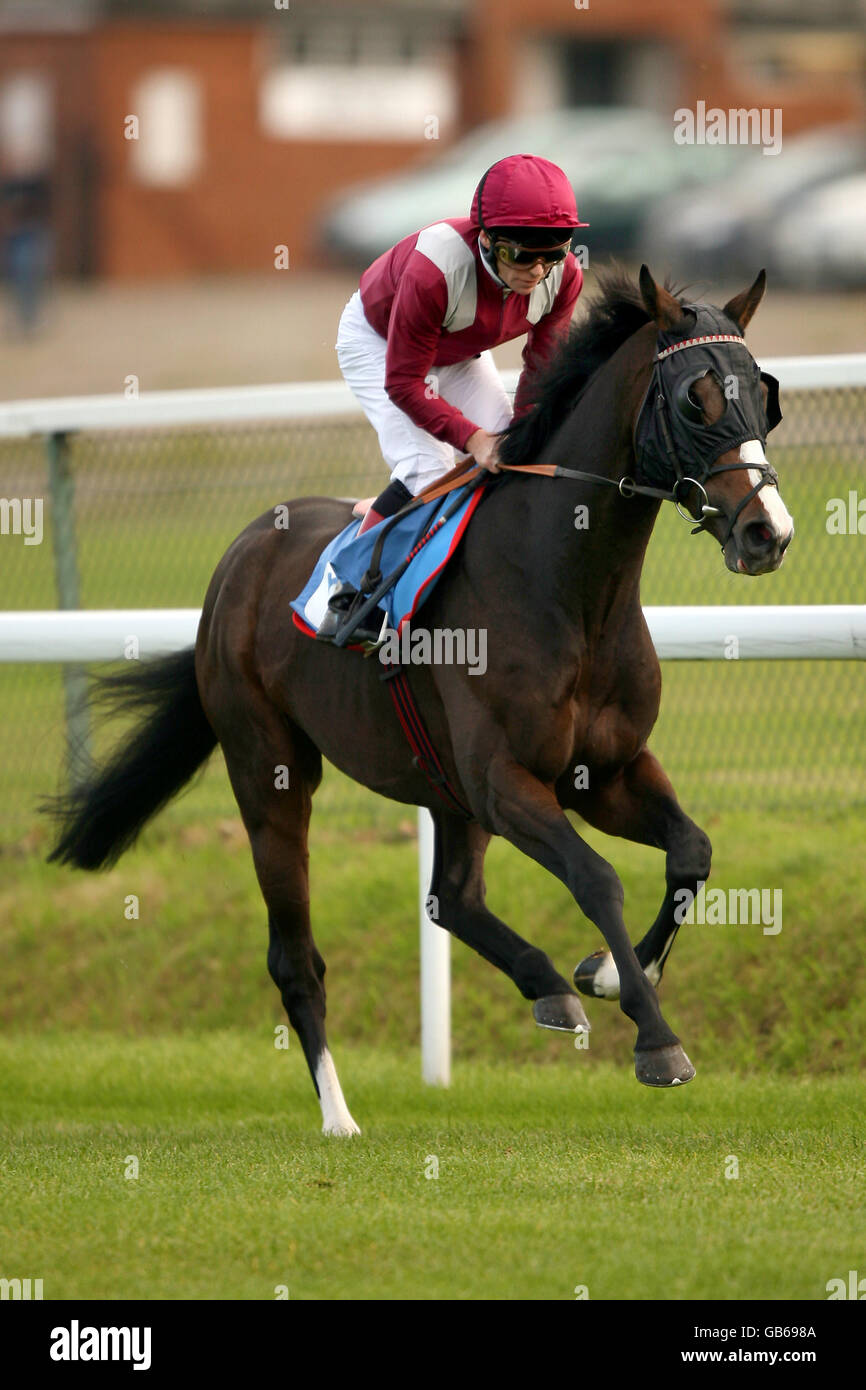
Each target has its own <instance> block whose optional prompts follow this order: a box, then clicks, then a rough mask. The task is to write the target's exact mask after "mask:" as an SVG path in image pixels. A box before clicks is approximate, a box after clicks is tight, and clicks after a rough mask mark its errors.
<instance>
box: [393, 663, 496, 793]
mask: <svg viewBox="0 0 866 1390" xmlns="http://www.w3.org/2000/svg"><path fill="white" fill-rule="evenodd" d="M381 679H382V680H383V681H385V682H386V683H387V686H388V689H389V690H390V692H391V699H392V700H393V701H394V708H395V710H396V711H397V718H398V719H399V721H400V727H401V728H402V730H403V733H404V734H405V735H406V741H407V742H408V744H409V747H410V748H411V749H412V752H413V754H414V757H413V759H412V761H413V762H414V764H415V766H416V767H417V768H418V770H419V772H423V774H424V776H425V777H426V778H427V781H428V782H429V783H430V786H431V787H432V788H433V790H434V792H435V793H436V795H437V796H438V797H440V798H441V800H442V801H444V802H445V805H446V806H447V807H448V809H449V811H457V812H458V813H459V814H460V815H461V816H463V817H464V818H465V819H466V820H472V819H473V816H472V812H471V811H470V810H469V808H468V807H467V806H464V804H463V802H462V801H461V800H460V797H459V796H458V795H457V793H456V791H455V790H454V788H453V787H452V786H451V783H450V782H449V781H448V778H447V776H446V774H445V769H444V768H443V766H442V764H441V763H440V761H439V757H438V755H437V753H436V749H435V748H434V747H433V743H432V740H431V738H430V735H429V734H428V732H427V726H426V724H425V723H424V720H423V718H422V717H421V711H420V710H419V709H418V706H417V705H416V703H415V697H414V696H413V694H412V689H411V686H410V685H409V678H408V676H407V675H406V672H405V670H404V669H403V667H402V666H400V665H399V664H396V665H387V666H383V669H382V676H381Z"/></svg>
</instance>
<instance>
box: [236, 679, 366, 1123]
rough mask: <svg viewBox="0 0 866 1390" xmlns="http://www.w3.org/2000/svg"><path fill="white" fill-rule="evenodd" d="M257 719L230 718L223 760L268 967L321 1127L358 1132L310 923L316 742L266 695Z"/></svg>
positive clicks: (318, 770)
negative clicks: (251, 873) (258, 899)
mask: <svg viewBox="0 0 866 1390" xmlns="http://www.w3.org/2000/svg"><path fill="white" fill-rule="evenodd" d="M255 713H256V716H257V717H256V722H255V724H246V723H243V724H241V723H240V722H239V721H237V722H235V723H234V724H233V727H232V734H231V736H230V737H229V736H227V738H226V740H225V741H224V742H223V751H224V753H225V757H226V766H227V768H228V772H229V776H230V778H231V782H232V787H233V789H234V793H235V796H236V797H237V801H238V805H239V807H240V810H241V815H242V816H243V819H244V825H245V826H246V829H247V833H248V835H249V837H250V844H251V846H252V851H253V860H254V863H255V869H256V875H257V877H258V880H259V886H260V887H261V890H262V896H263V897H264V899H265V902H266V904H267V908H268V927H269V930H270V940H269V944H268V970H269V971H270V974H271V978H272V979H273V981H274V984H275V985H276V986H277V988H278V989H279V991H280V995H281V997H282V1000H283V1004H284V1006H285V1009H286V1013H287V1014H288V1016H289V1022H290V1023H291V1025H292V1027H293V1028H294V1030H295V1032H296V1033H297V1035H298V1037H299V1039H300V1042H301V1047H302V1048H303V1050H304V1056H305V1057H306V1059H307V1065H308V1066H309V1068H310V1074H311V1075H312V1078H313V1085H314V1086H315V1088H316V1094H317V1095H318V1097H319V1101H320V1103H321V1107H322V1132H323V1133H324V1134H335V1135H350V1134H360V1132H361V1131H360V1130H359V1128H358V1126H357V1125H356V1124H355V1121H354V1120H353V1119H352V1116H351V1115H350V1114H349V1110H348V1107H347V1105H346V1102H345V1100H344V1099H343V1092H342V1089H341V1087H340V1082H339V1079H338V1077H337V1072H336V1068H335V1067H334V1062H333V1058H332V1057H331V1053H330V1051H329V1049H328V1041H327V1037H326V1035H325V984H324V978H325V962H324V960H323V959H322V957H321V955H320V954H319V952H318V951H317V949H316V945H315V942H314V941H313V935H312V931H311V928H310V885H309V870H308V854H307V827H308V824H309V819H310V811H311V800H312V793H313V791H314V790H315V787H316V785H317V784H318V780H319V777H320V775H321V759H320V758H319V755H318V752H317V750H316V749H315V748H314V747H313V745H312V744H311V743H310V742H309V740H308V739H307V738H306V736H305V735H304V734H302V733H301V731H300V730H298V729H295V728H294V727H293V726H290V725H289V724H288V721H287V720H286V719H285V717H284V716H282V715H279V714H278V712H277V711H276V710H274V709H273V707H272V706H269V705H266V704H265V703H264V700H262V701H261V703H260V704H258V705H257V706H256V708H255Z"/></svg>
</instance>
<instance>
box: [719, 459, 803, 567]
mask: <svg viewBox="0 0 866 1390" xmlns="http://www.w3.org/2000/svg"><path fill="white" fill-rule="evenodd" d="M739 461H740V463H745V464H766V463H767V459H766V456H765V454H764V448H763V445H762V444H761V441H760V440H759V439H747V440H746V442H745V443H744V444H741V445H740V452H739ZM733 476H734V477H736V476H737V475H736V474H734V475H733ZM761 477H762V473H761V470H760V468H758V467H756V468H749V469H748V471H747V473H746V478H747V484H746V486H747V487H748V488H752V487H755V486H756V484H757V483H759V482H760V481H761ZM756 508H759V509H760V510H761V511H762V512H763V513H764V515H763V517H762V518H760V519H758V518H756V515H755V511H756ZM747 518H748V519H747ZM750 528H751V529H750ZM793 534H794V520H793V517H792V516H791V514H790V512H789V511H788V508H787V507H786V506H785V504H784V502H783V501H782V498H781V496H780V495H779V490H778V488H776V487H773V485H772V484H770V483H768V484H767V486H766V487H762V488H761V490H760V492H759V493H758V494H757V496H756V497H755V498H754V500H753V502H751V503H750V504H749V506H748V507H747V508H746V509H745V511H744V514H743V521H742V522H738V524H737V526H736V527H735V529H734V534H733V536H732V537H731V540H730V541H729V543H728V545H727V546H726V547H725V563H726V565H727V566H728V569H730V570H733V571H734V573H735V574H767V573H770V572H771V571H772V570H777V569H778V568H779V566H780V565H781V563H782V560H783V559H784V556H785V549H786V547H787V545H788V542H789V541H790V539H791V537H792V536H793Z"/></svg>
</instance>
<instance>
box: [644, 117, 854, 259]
mask: <svg viewBox="0 0 866 1390" xmlns="http://www.w3.org/2000/svg"><path fill="white" fill-rule="evenodd" d="M863 171H866V142H864V137H863V133H862V131H860V130H859V128H857V127H855V126H847V125H846V126H827V127H822V128H821V129H819V130H815V131H810V132H809V133H807V134H804V135H800V136H798V137H796V138H795V139H792V140H785V141H784V143H783V145H782V150H781V152H780V153H779V154H778V155H773V156H766V155H762V154H761V152H760V150H755V151H753V157H752V159H751V160H749V161H746V162H744V164H743V165H742V166H741V167H740V168H739V169H737V170H736V171H735V172H734V173H733V174H731V175H730V176H729V177H728V178H727V179H725V180H723V181H722V182H721V183H719V184H716V185H715V186H714V187H713V188H710V189H706V190H704V191H701V192H694V191H693V192H691V193H689V194H682V193H681V194H678V195H677V196H675V197H671V198H668V199H666V200H663V201H660V202H658V203H656V205H655V206H654V207H653V208H652V209H651V210H650V212H649V214H648V216H647V219H646V222H645V224H644V227H643V230H642V233H641V235H640V240H641V244H642V247H643V253H644V258H645V259H647V260H651V262H652V264H653V265H659V266H660V268H661V269H664V268H665V266H668V267H670V269H671V270H672V271H673V273H674V275H675V277H676V278H677V279H678V280H679V279H680V278H682V277H687V276H707V277H710V276H712V277H715V278H718V275H719V271H720V270H724V272H725V275H726V276H727V275H730V276H731V277H735V276H742V275H743V274H746V275H748V274H754V272H755V270H756V269H757V268H758V267H760V266H766V268H767V270H768V271H771V270H774V269H778V268H779V266H778V264H777V261H776V260H775V259H774V248H775V246H776V245H777V242H778V238H779V236H780V234H781V235H782V238H783V240H784V233H785V229H786V228H787V229H790V233H791V235H792V236H798V237H799V238H800V239H801V240H802V241H803V242H804V244H811V243H813V242H814V241H815V238H814V237H813V236H812V235H811V232H810V229H809V225H808V219H807V216H806V208H807V207H808V206H809V205H810V200H811V198H812V197H814V196H816V195H817V194H818V193H820V191H821V190H822V189H823V188H824V187H825V186H828V185H830V184H831V183H832V182H834V181H836V180H838V179H840V178H847V177H849V176H853V175H856V174H858V173H860V172H863ZM861 229H862V224H861ZM825 235H826V232H825ZM830 235H832V236H835V228H831V230H830ZM861 238H862V230H861ZM787 244H788V247H789V251H788V263H789V264H790V263H791V255H792V252H791V250H790V240H789V241H788V243H787Z"/></svg>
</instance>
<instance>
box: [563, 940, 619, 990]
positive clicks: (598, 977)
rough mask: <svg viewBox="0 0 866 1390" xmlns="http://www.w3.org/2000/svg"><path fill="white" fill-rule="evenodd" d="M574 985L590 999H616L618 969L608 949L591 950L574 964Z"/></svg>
mask: <svg viewBox="0 0 866 1390" xmlns="http://www.w3.org/2000/svg"><path fill="white" fill-rule="evenodd" d="M574 987H575V989H579V990H580V992H581V994H588V995H589V996H590V998H591V999H618V998H619V971H618V970H617V968H616V966H615V965H614V963H613V956H612V955H611V954H610V951H593V953H592V955H591V956H586V957H585V959H584V960H582V961H581V962H580V965H576V966H575V967H574Z"/></svg>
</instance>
